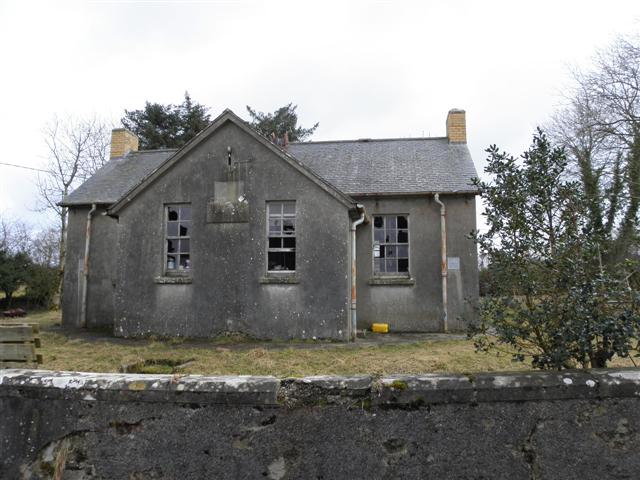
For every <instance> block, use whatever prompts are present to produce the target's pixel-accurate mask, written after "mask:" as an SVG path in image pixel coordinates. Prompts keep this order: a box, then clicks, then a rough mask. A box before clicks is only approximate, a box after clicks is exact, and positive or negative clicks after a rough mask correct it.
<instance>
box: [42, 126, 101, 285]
mask: <svg viewBox="0 0 640 480" xmlns="http://www.w3.org/2000/svg"><path fill="white" fill-rule="evenodd" d="M109 133H110V128H109V127H108V126H107V124H106V123H105V122H104V121H102V120H99V119H97V118H96V117H93V118H89V119H73V118H66V119H64V120H61V119H59V118H57V117H54V118H53V119H52V120H51V121H50V122H49V123H48V124H47V125H46V126H45V127H44V129H43V135H44V141H45V143H46V145H47V149H48V160H47V165H46V167H45V170H47V172H48V173H47V174H43V175H39V176H38V190H39V193H40V200H41V202H40V203H41V207H42V209H43V210H49V211H51V212H53V213H54V214H55V216H56V218H57V223H58V254H57V258H58V262H59V276H60V278H59V289H58V291H59V294H60V295H61V294H62V285H63V278H64V261H65V252H66V236H67V208H66V207H63V206H61V205H60V202H61V201H62V199H63V198H64V197H65V196H67V195H68V194H69V193H71V192H72V191H73V190H74V189H75V188H76V187H78V186H79V185H80V184H81V183H82V182H83V181H84V180H85V179H87V178H88V177H89V176H90V175H92V174H93V173H95V171H96V170H97V169H98V168H100V167H101V166H102V165H104V164H105V163H106V162H107V160H108V158H109V157H108V147H109Z"/></svg>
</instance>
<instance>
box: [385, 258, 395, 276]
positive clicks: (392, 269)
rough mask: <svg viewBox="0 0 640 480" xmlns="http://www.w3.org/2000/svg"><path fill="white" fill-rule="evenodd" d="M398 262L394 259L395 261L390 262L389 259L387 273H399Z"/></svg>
mask: <svg viewBox="0 0 640 480" xmlns="http://www.w3.org/2000/svg"><path fill="white" fill-rule="evenodd" d="M397 262H398V261H397V260H395V259H393V260H389V259H387V261H386V263H387V265H386V266H387V273H389V272H393V273H395V272H397V271H398V263H397Z"/></svg>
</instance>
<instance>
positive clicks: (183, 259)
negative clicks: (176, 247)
mask: <svg viewBox="0 0 640 480" xmlns="http://www.w3.org/2000/svg"><path fill="white" fill-rule="evenodd" d="M179 268H180V270H189V269H190V268H191V261H190V260H189V255H180V267H179Z"/></svg>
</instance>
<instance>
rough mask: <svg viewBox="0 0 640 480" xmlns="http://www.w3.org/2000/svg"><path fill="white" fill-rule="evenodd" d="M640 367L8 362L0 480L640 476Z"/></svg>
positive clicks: (0, 397)
mask: <svg viewBox="0 0 640 480" xmlns="http://www.w3.org/2000/svg"><path fill="white" fill-rule="evenodd" d="M639 393H640V374H639V372H638V371H637V370H623V371H616V370H602V371H592V372H562V373H537V374H512V375H505V374H477V375H474V376H469V377H466V376H463V375H442V376H440V375H433V374H431V375H422V376H417V377H386V378H381V379H378V380H375V381H374V380H373V379H371V378H369V377H347V378H344V377H314V378H303V379H285V380H278V379H276V378H274V377H202V376H196V377H190V376H183V377H178V378H176V377H174V376H172V375H122V374H114V375H107V374H73V373H71V374H70V373H68V372H67V373H64V372H42V371H40V372H25V371H12V370H4V371H0V411H1V412H3V421H2V422H0V445H2V450H0V478H3V479H5V478H6V479H15V478H29V479H45V478H46V479H49V478H62V479H106V478H108V479H114V480H119V479H129V480H130V479H176V478H179V479H184V480H187V479H203V478H216V479H217V478H220V479H236V478H237V479H245V478H247V479H255V478H267V479H272V480H274V479H277V480H283V479H361V478H366V479H396V478H398V479H399V478H402V479H430V478H437V479H441V478H442V479H448V478H456V479H513V480H518V479H555V478H557V479H563V480H564V479H579V480H582V479H604V478H620V479H623V478H625V479H631V478H638V470H639V469H640V455H639V454H638V445H639V442H640V428H639V427H640V398H639V397H638V394H639Z"/></svg>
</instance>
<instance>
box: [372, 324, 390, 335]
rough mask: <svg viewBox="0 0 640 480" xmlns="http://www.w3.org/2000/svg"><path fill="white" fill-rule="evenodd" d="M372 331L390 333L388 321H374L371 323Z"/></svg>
mask: <svg viewBox="0 0 640 480" xmlns="http://www.w3.org/2000/svg"><path fill="white" fill-rule="evenodd" d="M371 331H372V332H374V333H389V324H388V323H374V324H372V325H371Z"/></svg>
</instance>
